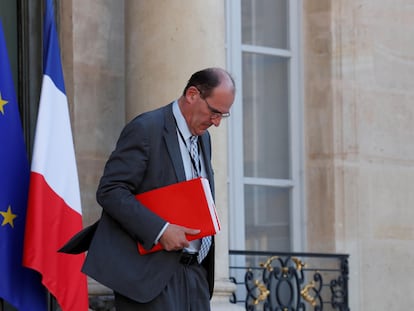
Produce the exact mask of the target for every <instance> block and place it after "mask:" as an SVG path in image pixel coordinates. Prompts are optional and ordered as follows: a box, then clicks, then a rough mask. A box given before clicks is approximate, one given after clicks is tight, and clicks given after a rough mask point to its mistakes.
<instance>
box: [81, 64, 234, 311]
mask: <svg viewBox="0 0 414 311" xmlns="http://www.w3.org/2000/svg"><path fill="white" fill-rule="evenodd" d="M234 96H235V85H234V81H233V79H232V78H231V76H230V75H229V74H228V73H227V72H226V71H225V70H223V69H220V68H208V69H205V70H201V71H198V72H196V73H194V74H193V75H192V76H191V78H190V80H189V81H188V83H187V86H186V87H185V89H184V91H183V94H182V96H181V97H180V98H179V99H178V100H176V101H175V102H173V103H171V104H169V105H167V106H164V107H162V108H159V109H156V110H154V111H150V112H147V113H144V114H142V115H139V116H138V117H136V118H135V119H134V120H132V121H131V122H130V123H129V124H127V125H126V126H125V128H124V129H123V131H122V133H121V135H120V137H119V140H118V142H117V145H116V148H115V150H114V151H113V153H112V154H111V156H110V157H109V159H108V161H107V163H106V166H105V169H104V173H103V176H102V178H101V181H100V184H99V187H98V190H97V201H98V203H99V204H100V205H101V206H102V209H103V211H102V216H101V219H100V221H99V223H98V226H97V228H96V231H95V233H94V237H93V239H92V241H91V244H90V245H89V251H88V255H87V258H86V260H85V264H84V266H83V272H85V273H86V274H88V275H89V276H91V277H92V278H94V279H96V280H97V281H98V282H100V283H102V284H103V285H106V286H107V287H109V288H111V289H112V290H113V291H114V293H115V305H116V308H117V310H120V311H125V310H151V311H157V310H163V311H164V310H168V311H184V310H193V311H204V310H210V298H211V295H212V292H213V282H214V239H213V238H212V237H211V238H210V239H205V240H204V239H203V240H196V241H192V242H191V243H190V242H189V241H188V240H187V239H186V234H188V235H191V234H197V233H199V230H198V228H185V227H182V226H179V225H177V224H173V223H167V222H166V221H165V220H164V219H162V218H160V217H159V216H157V215H156V214H154V213H152V212H151V211H150V210H149V209H147V208H146V207H145V206H143V205H142V204H141V203H140V202H138V201H137V200H136V199H135V195H136V194H139V193H142V192H146V191H149V190H152V189H156V188H159V187H163V186H167V185H171V184H174V183H177V182H181V181H185V180H188V179H192V178H194V177H196V176H203V177H206V178H208V180H209V182H210V187H211V189H212V192H213V193H214V181H213V170H212V167H211V162H210V160H211V145H210V135H209V133H208V131H207V129H208V128H209V127H210V126H212V125H214V126H219V124H220V122H221V120H222V118H224V117H227V116H229V115H230V108H231V106H232V104H233V101H234ZM192 136H196V137H198V144H197V145H195V146H198V156H197V159H196V160H194V158H193V157H192V153H191V148H190V140H191V137H192ZM165 208H169V207H168V206H166V207H165ZM137 242H139V243H141V244H142V245H143V246H144V247H145V248H146V249H150V248H151V247H152V246H153V245H154V244H155V243H157V242H159V243H161V245H162V246H163V249H164V250H163V251H158V252H154V253H150V254H146V255H140V254H139V252H138V250H137ZM203 243H205V244H207V250H208V252H207V255H206V257H204V255H203V257H204V258H201V257H202V256H201V250H200V248H201V247H202V245H203ZM203 247H204V246H203Z"/></svg>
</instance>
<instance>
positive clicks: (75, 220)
mask: <svg viewBox="0 0 414 311" xmlns="http://www.w3.org/2000/svg"><path fill="white" fill-rule="evenodd" d="M43 52H44V71H43V83H42V90H41V95H40V104H39V113H38V117H37V124H36V132H35V139H34V147H33V156H32V164H31V174H30V187H29V204H28V211H27V221H26V235H25V243H24V264H25V266H27V267H30V268H32V269H34V270H36V271H38V272H39V273H40V274H41V275H42V282H43V284H44V285H45V287H46V288H47V289H48V290H49V292H50V293H51V294H52V295H53V296H54V297H55V298H56V300H57V302H58V304H59V305H60V307H61V309H62V310H63V311H73V310H76V311H86V310H88V290H87V279H86V275H85V274H83V273H82V272H81V267H82V264H83V261H84V254H80V255H69V254H64V253H58V250H59V249H60V248H61V247H62V246H63V245H64V244H65V242H67V241H68V240H69V239H70V238H71V237H72V236H73V235H74V234H75V233H77V232H78V231H80V230H81V229H82V209H81V202H80V192H79V181H78V173H77V167H76V159H75V150H74V145H73V137H72V130H71V124H70V118H69V109H68V102H67V98H66V94H65V86H64V80H63V72H62V63H61V59H60V48H59V42H58V36H57V32H56V26H55V18H54V9H53V3H52V0H46V9H45V20H44V45H43Z"/></svg>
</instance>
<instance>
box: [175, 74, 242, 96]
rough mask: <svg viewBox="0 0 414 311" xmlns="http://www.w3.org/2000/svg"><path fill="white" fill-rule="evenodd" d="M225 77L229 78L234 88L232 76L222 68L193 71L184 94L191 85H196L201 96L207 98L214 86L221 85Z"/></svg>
mask: <svg viewBox="0 0 414 311" xmlns="http://www.w3.org/2000/svg"><path fill="white" fill-rule="evenodd" d="M224 79H229V80H230V81H231V82H232V84H233V88H234V87H235V83H234V80H233V78H232V76H231V75H230V74H229V73H228V72H227V71H225V70H224V69H221V68H207V69H203V70H200V71H197V72H195V73H193V75H192V76H191V78H190V80H188V82H187V85H186V86H185V88H184V91H183V95H185V93H186V92H187V90H188V88H190V87H191V86H194V87H196V88H197V89H198V90H199V91H200V93H201V98H207V97H209V96H210V95H211V93H212V92H213V90H214V88H216V87H217V86H219V85H220V84H221V82H222V81H223V80H224Z"/></svg>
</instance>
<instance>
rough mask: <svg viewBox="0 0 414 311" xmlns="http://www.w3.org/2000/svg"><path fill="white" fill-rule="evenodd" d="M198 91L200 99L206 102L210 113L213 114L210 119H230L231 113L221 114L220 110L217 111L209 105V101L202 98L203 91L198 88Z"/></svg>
mask: <svg viewBox="0 0 414 311" xmlns="http://www.w3.org/2000/svg"><path fill="white" fill-rule="evenodd" d="M196 89H197V90H198V92H199V93H200V98H201V99H202V100H204V102H205V103H206V104H207V108H208V110H210V112H211V116H210V118H211V119H217V118H223V119H224V118H228V117H230V112H221V111H219V110H217V109H216V108H214V107H212V106H211V105H210V104H209V103H208V101H207V99H205V98H203V97H202V96H201V91H200V90H199V89H198V88H196Z"/></svg>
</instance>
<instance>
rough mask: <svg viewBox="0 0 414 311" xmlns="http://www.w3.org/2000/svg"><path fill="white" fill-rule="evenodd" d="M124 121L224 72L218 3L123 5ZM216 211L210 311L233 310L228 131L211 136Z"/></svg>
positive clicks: (174, 0) (173, 0) (171, 0)
mask: <svg viewBox="0 0 414 311" xmlns="http://www.w3.org/2000/svg"><path fill="white" fill-rule="evenodd" d="M125 5H126V8H125V36H126V37H125V40H126V50H125V53H126V57H125V61H126V64H125V73H126V79H125V84H126V92H125V95H126V119H127V120H130V119H132V118H133V117H134V116H136V115H137V114H139V113H141V112H144V111H147V110H150V109H155V108H157V107H161V106H163V105H165V104H167V103H169V102H171V101H173V100H175V99H177V98H178V97H179V96H180V95H181V93H182V91H183V88H184V86H185V84H186V82H187V80H188V79H189V77H190V75H191V74H192V73H193V72H195V71H197V70H199V69H202V68H205V67H214V66H217V67H225V47H224V39H225V19H224V2H223V1H222V0H209V1H186V0H168V1H167V0H157V1H127V2H126V3H125ZM211 133H212V140H213V141H212V143H213V152H214V154H213V159H214V163H213V165H214V168H215V172H216V175H215V182H216V189H218V190H219V191H216V205H217V208H218V213H219V216H220V219H221V223H222V227H223V230H222V232H221V233H220V234H219V235H218V236H217V238H216V254H217V255H216V286H215V294H214V299H213V303H212V309H213V310H224V309H225V310H227V311H228V310H231V309H232V308H236V307H235V306H234V305H232V304H230V303H229V296H230V294H231V293H232V291H233V290H234V287H233V284H232V283H230V282H229V281H228V244H227V240H228V237H227V235H228V231H227V210H228V206H227V205H228V203H227V191H226V190H224V189H227V126H226V122H225V121H224V122H223V124H222V125H221V126H220V127H219V128H217V129H213V130H212V131H211ZM236 309H238V308H236Z"/></svg>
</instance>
